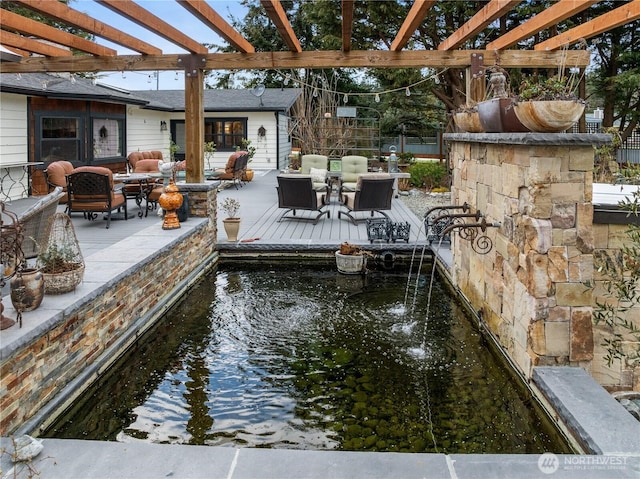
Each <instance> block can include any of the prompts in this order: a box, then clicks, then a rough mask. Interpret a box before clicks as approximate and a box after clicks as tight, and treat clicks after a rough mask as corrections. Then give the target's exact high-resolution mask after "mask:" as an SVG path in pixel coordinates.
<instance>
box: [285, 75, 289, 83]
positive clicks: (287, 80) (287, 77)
mask: <svg viewBox="0 0 640 479" xmlns="http://www.w3.org/2000/svg"><path fill="white" fill-rule="evenodd" d="M284 84H285V85H288V84H289V75H285V76H284Z"/></svg>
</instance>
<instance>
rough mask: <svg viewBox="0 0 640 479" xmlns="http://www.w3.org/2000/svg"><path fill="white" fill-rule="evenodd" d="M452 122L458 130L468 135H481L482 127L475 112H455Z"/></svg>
mask: <svg viewBox="0 0 640 479" xmlns="http://www.w3.org/2000/svg"><path fill="white" fill-rule="evenodd" d="M453 121H454V122H455V124H456V126H457V127H458V129H460V130H462V131H466V132H469V133H482V132H484V130H483V129H482V125H481V124H480V116H479V115H478V112H477V111H463V112H455V113H454V114H453Z"/></svg>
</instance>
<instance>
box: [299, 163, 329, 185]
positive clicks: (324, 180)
mask: <svg viewBox="0 0 640 479" xmlns="http://www.w3.org/2000/svg"><path fill="white" fill-rule="evenodd" d="M328 164H329V157H328V156H326V155H302V160H301V164H300V173H301V174H303V175H310V176H311V180H312V181H313V189H314V190H316V191H329V179H328V177H327V171H328V170H327V165H328Z"/></svg>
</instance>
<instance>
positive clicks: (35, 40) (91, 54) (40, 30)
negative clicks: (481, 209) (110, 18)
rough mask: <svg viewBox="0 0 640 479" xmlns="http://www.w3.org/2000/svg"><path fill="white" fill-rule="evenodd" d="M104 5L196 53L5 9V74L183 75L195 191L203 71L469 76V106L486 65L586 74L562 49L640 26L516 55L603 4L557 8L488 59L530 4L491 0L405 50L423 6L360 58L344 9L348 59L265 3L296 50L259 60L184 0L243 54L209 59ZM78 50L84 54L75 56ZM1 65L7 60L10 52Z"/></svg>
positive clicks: (41, 5) (53, 7) (582, 63)
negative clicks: (494, 31) (385, 42)
mask: <svg viewBox="0 0 640 479" xmlns="http://www.w3.org/2000/svg"><path fill="white" fill-rule="evenodd" d="M95 1H96V2H98V3H100V4H101V5H104V6H105V7H108V8H110V9H111V10H113V11H115V12H117V13H118V14H120V15H122V16H123V17H125V18H127V19H129V20H131V21H133V22H135V23H136V24H138V25H140V26H141V27H143V28H145V29H147V30H149V31H152V32H154V33H156V34H157V35H159V36H161V37H163V38H165V39H167V40H169V41H170V42H172V43H174V44H176V45H178V46H179V47H181V48H183V49H184V50H186V51H187V52H188V53H187V54H184V55H179V54H163V53H162V50H161V49H160V48H158V47H156V46H154V45H151V44H149V43H146V42H144V41H142V40H140V39H138V38H136V37H134V36H132V35H129V34H127V33H125V32H123V31H121V30H118V29H115V28H113V27H112V26H110V25H107V24H105V23H103V22H101V21H99V20H97V19H96V18H92V17H90V16H88V15H86V14H84V13H81V12H79V11H78V10H75V9H73V8H70V7H68V6H66V5H65V4H63V3H60V2H59V1H58V0H14V3H17V4H20V5H22V6H25V7H28V8H29V9H31V10H33V11H35V12H38V13H40V14H42V15H44V16H46V17H49V18H52V19H55V20H57V21H58V22H61V23H64V24H66V25H69V26H73V27H76V28H79V29H81V30H84V31H86V32H89V33H92V34H94V35H95V36H96V37H98V38H104V39H107V40H110V41H112V42H114V43H116V44H118V45H122V46H124V47H126V48H128V49H130V50H132V51H135V52H138V54H137V55H118V54H117V52H116V51H115V50H114V49H111V48H107V47H104V46H101V45H99V44H97V43H94V42H91V41H88V40H86V39H84V38H81V37H80V36H77V35H73V34H70V33H67V32H64V31H62V30H58V29H56V28H54V27H50V26H47V25H44V24H42V23H39V22H37V21H34V20H32V19H29V18H27V17H24V16H21V15H17V14H14V13H12V12H9V11H7V10H5V9H2V11H1V12H2V18H1V21H0V26H1V28H2V30H0V44H1V45H2V46H3V47H5V48H6V49H9V50H10V51H11V52H13V53H15V54H16V56H15V57H14V58H13V60H17V61H11V62H7V61H3V62H2V63H1V71H2V73H35V72H108V71H114V72H117V71H153V70H158V71H160V70H183V71H184V72H185V108H186V115H185V128H186V145H185V146H186V160H187V181H189V182H201V181H203V179H204V161H203V155H204V153H203V148H202V145H203V142H204V126H203V125H204V111H203V107H202V100H203V88H204V73H203V72H204V70H238V69H298V68H318V69H319V68H341V67H345V68H370V67H379V68H407V67H415V68H425V67H432V68H442V67H449V68H465V69H468V73H469V74H468V75H467V78H468V80H467V96H468V97H469V98H476V99H478V98H482V97H483V96H484V68H485V65H486V66H490V65H493V64H495V63H496V62H497V60H498V58H499V62H500V65H501V67H503V68H518V67H530V68H531V67H541V68H544V67H557V66H558V65H560V64H561V63H564V64H567V65H571V66H575V67H580V68H586V67H587V66H588V64H589V56H590V54H589V52H588V51H587V50H585V49H577V50H567V49H564V48H563V47H566V46H573V45H575V44H577V43H579V42H581V41H582V39H589V38H592V37H595V36H597V35H599V34H601V33H603V32H606V31H608V30H611V29H613V28H616V27H619V26H621V25H624V24H626V23H630V22H632V21H634V20H637V19H638V18H640V0H630V1H628V2H625V3H623V4H621V5H620V6H619V7H617V8H615V9H613V10H611V11H609V12H607V13H605V14H603V15H601V16H599V17H597V18H595V19H593V20H591V21H589V22H586V23H583V24H582V25H580V26H577V27H575V28H572V29H570V30H567V31H564V32H562V33H559V34H558V35H556V36H553V37H551V38H549V39H548V40H545V41H543V42H540V43H537V44H535V45H534V47H533V49H532V50H521V49H510V47H513V46H514V45H515V44H516V43H517V42H519V41H521V40H524V39H528V38H530V37H532V36H534V35H535V34H536V33H538V32H540V31H542V30H545V29H548V28H549V27H551V26H554V25H557V24H558V23H560V22H561V21H563V20H565V19H567V18H570V17H572V16H574V15H576V14H578V13H580V12H581V11H583V10H585V9H587V8H589V7H590V6H591V5H593V4H595V3H597V2H598V0H559V1H558V2H557V3H555V4H554V5H553V6H551V7H550V8H548V9H546V10H544V11H543V12H541V13H539V14H538V15H535V16H533V17H532V18H530V19H529V20H528V21H526V22H524V23H522V24H520V25H518V26H517V27H515V28H514V29H512V30H510V31H509V32H507V33H505V34H504V35H502V36H500V37H499V38H497V39H496V40H494V41H492V42H491V43H489V44H487V45H486V46H485V49H481V50H465V49H461V48H460V47H461V46H462V45H464V44H465V43H466V42H467V41H468V40H470V39H473V38H474V37H475V36H477V35H478V33H480V32H482V31H483V30H484V29H486V28H488V26H489V25H490V24H491V23H492V22H494V21H495V20H497V19H499V18H500V17H502V16H504V15H506V14H507V13H508V12H509V11H510V10H512V9H513V8H514V7H515V6H516V5H517V4H519V3H520V2H521V1H522V0H490V1H488V2H486V4H485V5H484V6H483V7H482V8H481V9H480V10H479V11H478V12H477V13H476V14H475V15H474V16H473V17H472V18H471V19H470V20H469V21H468V22H467V23H465V24H464V25H462V26H461V27H460V28H459V29H458V30H457V31H455V32H454V33H453V34H452V35H451V36H450V37H449V38H447V39H445V40H444V41H443V42H441V43H440V45H438V48H437V50H405V49H404V48H405V47H406V46H407V43H408V42H409V39H410V38H411V36H412V35H413V34H414V33H415V31H416V30H417V29H418V27H419V26H420V24H421V23H422V22H423V21H424V19H425V18H426V16H427V14H428V12H429V10H430V9H431V8H432V7H433V6H434V5H435V4H436V2H437V1H444V0H415V2H414V3H413V6H412V7H411V9H410V11H409V12H408V14H407V17H406V18H405V20H404V22H403V24H402V26H401V27H400V29H399V31H398V33H397V35H396V37H395V39H394V40H393V42H392V44H391V47H390V48H389V50H367V51H358V50H352V49H351V33H352V25H353V22H354V4H355V0H342V2H341V7H342V11H341V17H342V49H341V50H335V51H317V50H314V51H303V50H302V47H301V45H300V42H299V41H298V39H297V37H296V33H295V31H294V30H293V28H292V27H291V24H290V22H289V20H288V18H287V16H286V14H285V11H284V8H283V7H282V5H281V3H280V1H279V0H260V1H261V4H262V7H263V8H264V12H265V15H267V16H268V17H269V19H270V20H271V21H272V22H273V24H274V25H275V26H276V28H277V29H278V32H279V33H280V35H281V36H282V38H283V40H284V43H285V44H286V45H287V47H288V49H289V50H288V51H269V52H256V51H255V48H254V47H253V45H251V43H249V42H248V41H247V40H246V39H245V38H243V37H242V36H241V35H240V34H239V33H238V32H237V31H236V30H235V29H234V28H233V27H232V26H231V25H230V24H229V23H227V21H226V20H225V19H224V18H223V17H222V16H221V15H219V14H218V13H217V12H216V10H215V9H214V8H212V7H211V5H210V4H208V3H207V2H205V1H204V0H175V4H176V8H184V9H186V10H187V11H189V12H190V13H191V14H192V15H193V16H194V18H196V19H198V20H199V21H201V22H203V23H204V24H205V25H207V26H208V27H209V28H210V29H211V30H213V31H214V32H216V33H217V34H218V35H220V36H221V37H222V38H223V39H224V40H226V41H227V42H228V43H229V44H230V45H231V46H233V47H234V48H235V49H236V52H233V53H210V52H209V51H208V49H207V48H206V47H205V46H204V45H202V43H200V42H199V41H197V40H195V39H193V38H191V37H189V36H188V35H187V34H185V33H184V32H183V31H181V30H178V29H177V28H175V27H174V26H172V25H171V24H169V23H168V22H167V21H165V20H164V19H162V18H159V17H157V16H156V15H154V14H153V13H151V12H150V11H148V10H146V9H144V8H142V7H141V6H140V5H138V4H136V3H135V2H134V1H132V0H95ZM16 32H17V33H16ZM41 40H46V42H43V41H41ZM65 47H66V48H65ZM72 50H76V51H80V52H83V53H85V54H84V55H82V54H80V55H74V54H73V53H72ZM31 54H36V56H31ZM2 58H3V59H4V58H6V56H5V52H4V51H3V57H2Z"/></svg>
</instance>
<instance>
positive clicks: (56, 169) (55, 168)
mask: <svg viewBox="0 0 640 479" xmlns="http://www.w3.org/2000/svg"><path fill="white" fill-rule="evenodd" d="M72 171H73V163H71V162H70V161H64V160H61V161H54V162H52V163H50V164H49V166H47V168H46V169H45V170H44V179H45V181H46V182H47V188H48V189H49V193H51V192H52V191H54V190H55V189H56V188H58V187H60V188H62V191H63V192H64V193H66V192H67V175H68V174H70V173H71V172H72ZM66 202H67V197H66V195H63V198H62V199H61V200H60V201H59V203H62V204H64V203H66Z"/></svg>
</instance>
